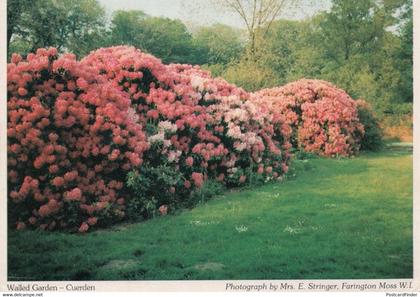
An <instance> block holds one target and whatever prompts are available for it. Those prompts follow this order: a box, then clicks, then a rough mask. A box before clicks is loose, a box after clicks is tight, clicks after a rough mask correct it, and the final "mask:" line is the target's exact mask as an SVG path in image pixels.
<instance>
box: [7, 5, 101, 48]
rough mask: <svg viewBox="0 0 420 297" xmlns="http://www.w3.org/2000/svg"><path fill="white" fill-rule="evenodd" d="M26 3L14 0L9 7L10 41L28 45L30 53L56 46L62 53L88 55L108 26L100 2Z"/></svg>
mask: <svg viewBox="0 0 420 297" xmlns="http://www.w3.org/2000/svg"><path fill="white" fill-rule="evenodd" d="M25 3H27V1H24V0H20V1H19V0H17V1H16V0H14V1H13V0H12V1H11V3H10V5H8V16H9V17H8V21H10V23H9V27H10V31H9V32H8V38H10V43H11V44H12V43H17V44H26V46H27V48H28V50H29V51H34V50H35V49H37V48H40V47H49V46H54V47H56V48H57V49H58V50H60V51H66V50H68V51H71V52H74V53H76V54H78V55H82V54H85V53H86V52H88V51H89V50H91V49H92V48H90V47H92V46H93V45H92V39H93V38H92V37H93V36H97V35H98V34H100V32H101V30H102V29H103V28H104V25H105V10H104V9H103V8H102V6H100V5H99V3H98V2H97V1H96V0H38V1H32V2H31V3H30V5H29V4H28V5H25ZM21 4H23V6H22V7H20V8H18V7H19V6H20V5H21ZM16 15H18V17H15V16H16Z"/></svg>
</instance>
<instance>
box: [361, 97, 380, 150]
mask: <svg viewBox="0 0 420 297" xmlns="http://www.w3.org/2000/svg"><path fill="white" fill-rule="evenodd" d="M356 102H357V111H358V116H359V120H360V122H361V123H362V124H363V126H364V129H365V134H364V136H363V138H362V140H361V143H360V149H361V150H363V151H378V150H380V149H381V148H382V147H383V140H382V137H383V131H382V129H381V127H380V125H379V122H378V119H377V118H376V117H375V115H374V113H373V111H372V108H371V107H370V105H369V104H368V103H367V102H366V101H364V100H357V101H356Z"/></svg>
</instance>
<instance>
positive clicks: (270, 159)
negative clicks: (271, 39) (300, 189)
mask: <svg viewBox="0 0 420 297" xmlns="http://www.w3.org/2000/svg"><path fill="white" fill-rule="evenodd" d="M7 71H8V86H7V88H8V165H9V179H8V181H9V197H10V203H9V210H10V214H11V217H12V218H14V219H15V220H16V226H17V228H19V229H23V228H25V227H26V226H33V227H38V228H41V229H49V230H52V229H57V228H72V229H73V230H78V231H79V232H86V231H88V230H89V229H90V228H91V227H93V226H95V225H97V224H102V225H105V224H109V223H110V222H113V221H114V220H118V219H121V218H123V217H124V216H125V211H126V207H127V201H129V199H130V197H131V195H130V191H129V188H128V187H127V186H126V184H125V178H126V173H127V172H128V171H132V170H139V169H141V167H142V166H143V165H144V164H148V166H158V164H170V166H173V168H174V170H177V171H178V172H181V173H182V176H183V180H182V182H180V183H179V184H176V185H171V186H170V188H168V189H162V190H163V191H162V192H169V193H171V194H173V195H178V193H183V194H182V195H181V196H180V197H181V198H179V199H183V197H188V195H184V194H185V193H189V192H190V191H193V190H194V189H196V188H199V187H201V186H202V185H203V183H204V182H205V180H206V179H208V178H215V179H217V180H219V181H221V182H224V183H226V184H227V185H241V184H243V183H245V182H246V181H247V180H249V179H248V177H247V175H249V174H252V173H256V174H262V175H264V176H266V177H268V178H277V177H281V176H282V175H283V174H284V173H285V172H286V171H287V163H288V161H289V158H290V154H289V152H288V150H289V148H290V147H291V144H290V142H289V139H290V136H291V129H290V127H289V125H288V124H287V121H286V118H285V117H284V116H283V115H277V114H275V115H274V114H273V113H269V112H264V107H261V106H259V105H258V104H255V103H254V102H253V101H252V100H250V99H251V95H250V94H249V93H247V92H245V91H244V90H242V89H240V88H237V87H236V86H234V85H231V84H229V83H227V82H226V81H224V80H222V79H214V78H211V76H210V74H209V73H207V72H205V71H203V70H201V69H199V68H198V67H192V66H190V65H164V64H162V63H161V61H160V60H158V59H156V58H155V57H153V56H151V55H148V54H145V53H142V52H141V51H139V50H137V49H135V48H133V47H125V46H119V47H111V48H103V49H99V50H97V51H95V52H92V53H91V54H90V55H88V56H87V57H85V58H84V59H83V60H81V61H77V60H76V59H75V56H74V55H72V54H65V55H62V56H60V57H59V56H58V55H57V52H56V50H55V49H39V50H38V51H37V53H36V54H29V55H28V56H27V58H26V59H23V58H22V57H20V56H19V55H13V57H12V59H11V63H10V64H9V65H8V67H7ZM274 117H275V118H274ZM140 172H141V170H140ZM165 190H166V191H165ZM185 199H186V198H185ZM165 209H166V210H164V211H163V210H162V209H161V210H160V212H161V213H166V211H167V208H165Z"/></svg>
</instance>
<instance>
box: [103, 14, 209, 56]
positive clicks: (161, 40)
mask: <svg viewBox="0 0 420 297" xmlns="http://www.w3.org/2000/svg"><path fill="white" fill-rule="evenodd" d="M110 42H111V44H114V45H116V44H126V45H133V46H135V47H137V48H139V49H141V50H143V51H145V52H148V53H151V54H153V55H155V56H157V57H158V58H160V59H162V60H163V61H164V62H165V63H173V62H175V63H192V64H201V63H200V62H203V61H202V60H200V57H202V53H200V52H199V49H198V48H195V47H194V45H193V41H192V35H191V34H190V33H189V32H188V29H187V27H186V26H185V25H184V24H183V23H182V22H181V21H180V20H171V19H169V18H162V17H151V16H148V15H146V14H145V13H144V12H142V11H117V12H115V13H114V16H113V19H112V24H111V41H110Z"/></svg>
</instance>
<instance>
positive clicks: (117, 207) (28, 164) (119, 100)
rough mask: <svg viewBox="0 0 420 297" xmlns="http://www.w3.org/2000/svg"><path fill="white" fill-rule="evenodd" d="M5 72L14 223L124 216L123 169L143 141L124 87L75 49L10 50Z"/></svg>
mask: <svg viewBox="0 0 420 297" xmlns="http://www.w3.org/2000/svg"><path fill="white" fill-rule="evenodd" d="M7 75H8V87H7V88H8V102H7V104H8V124H7V125H8V127H7V128H8V130H7V133H8V169H9V170H8V172H9V176H8V177H9V178H8V185H9V197H10V200H9V210H10V212H9V214H10V215H9V216H10V218H11V219H12V220H14V222H15V223H16V225H17V227H18V228H20V229H22V228H24V227H26V226H34V227H39V228H41V229H50V230H51V229H55V228H71V229H74V230H79V231H80V232H86V231H87V230H88V229H89V228H90V227H92V226H94V225H96V224H101V223H108V222H110V221H114V220H118V219H120V218H123V217H124V216H125V202H124V201H125V199H126V197H127V196H126V195H127V187H126V186H125V184H124V181H125V176H124V174H123V172H129V171H130V170H132V169H133V168H136V167H138V166H140V165H141V163H142V155H143V152H144V151H145V150H147V149H148V147H149V144H148V142H147V139H146V135H145V133H144V129H143V126H142V125H141V123H139V122H138V121H137V119H136V116H135V112H134V110H133V109H132V108H131V106H130V99H129V97H128V96H127V94H126V93H124V92H121V91H120V90H118V89H117V88H115V87H113V85H112V83H110V82H108V81H107V80H104V79H102V78H101V77H98V75H97V74H96V71H95V69H93V68H91V67H89V66H87V65H82V64H80V63H79V62H77V61H76V59H75V56H74V55H71V54H66V55H63V56H61V57H58V56H57V52H56V50H55V49H49V50H45V49H39V50H38V51H37V53H36V54H29V55H28V56H27V58H26V59H22V58H21V57H20V56H18V55H13V57H12V62H11V63H10V64H9V65H8V67H7Z"/></svg>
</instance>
